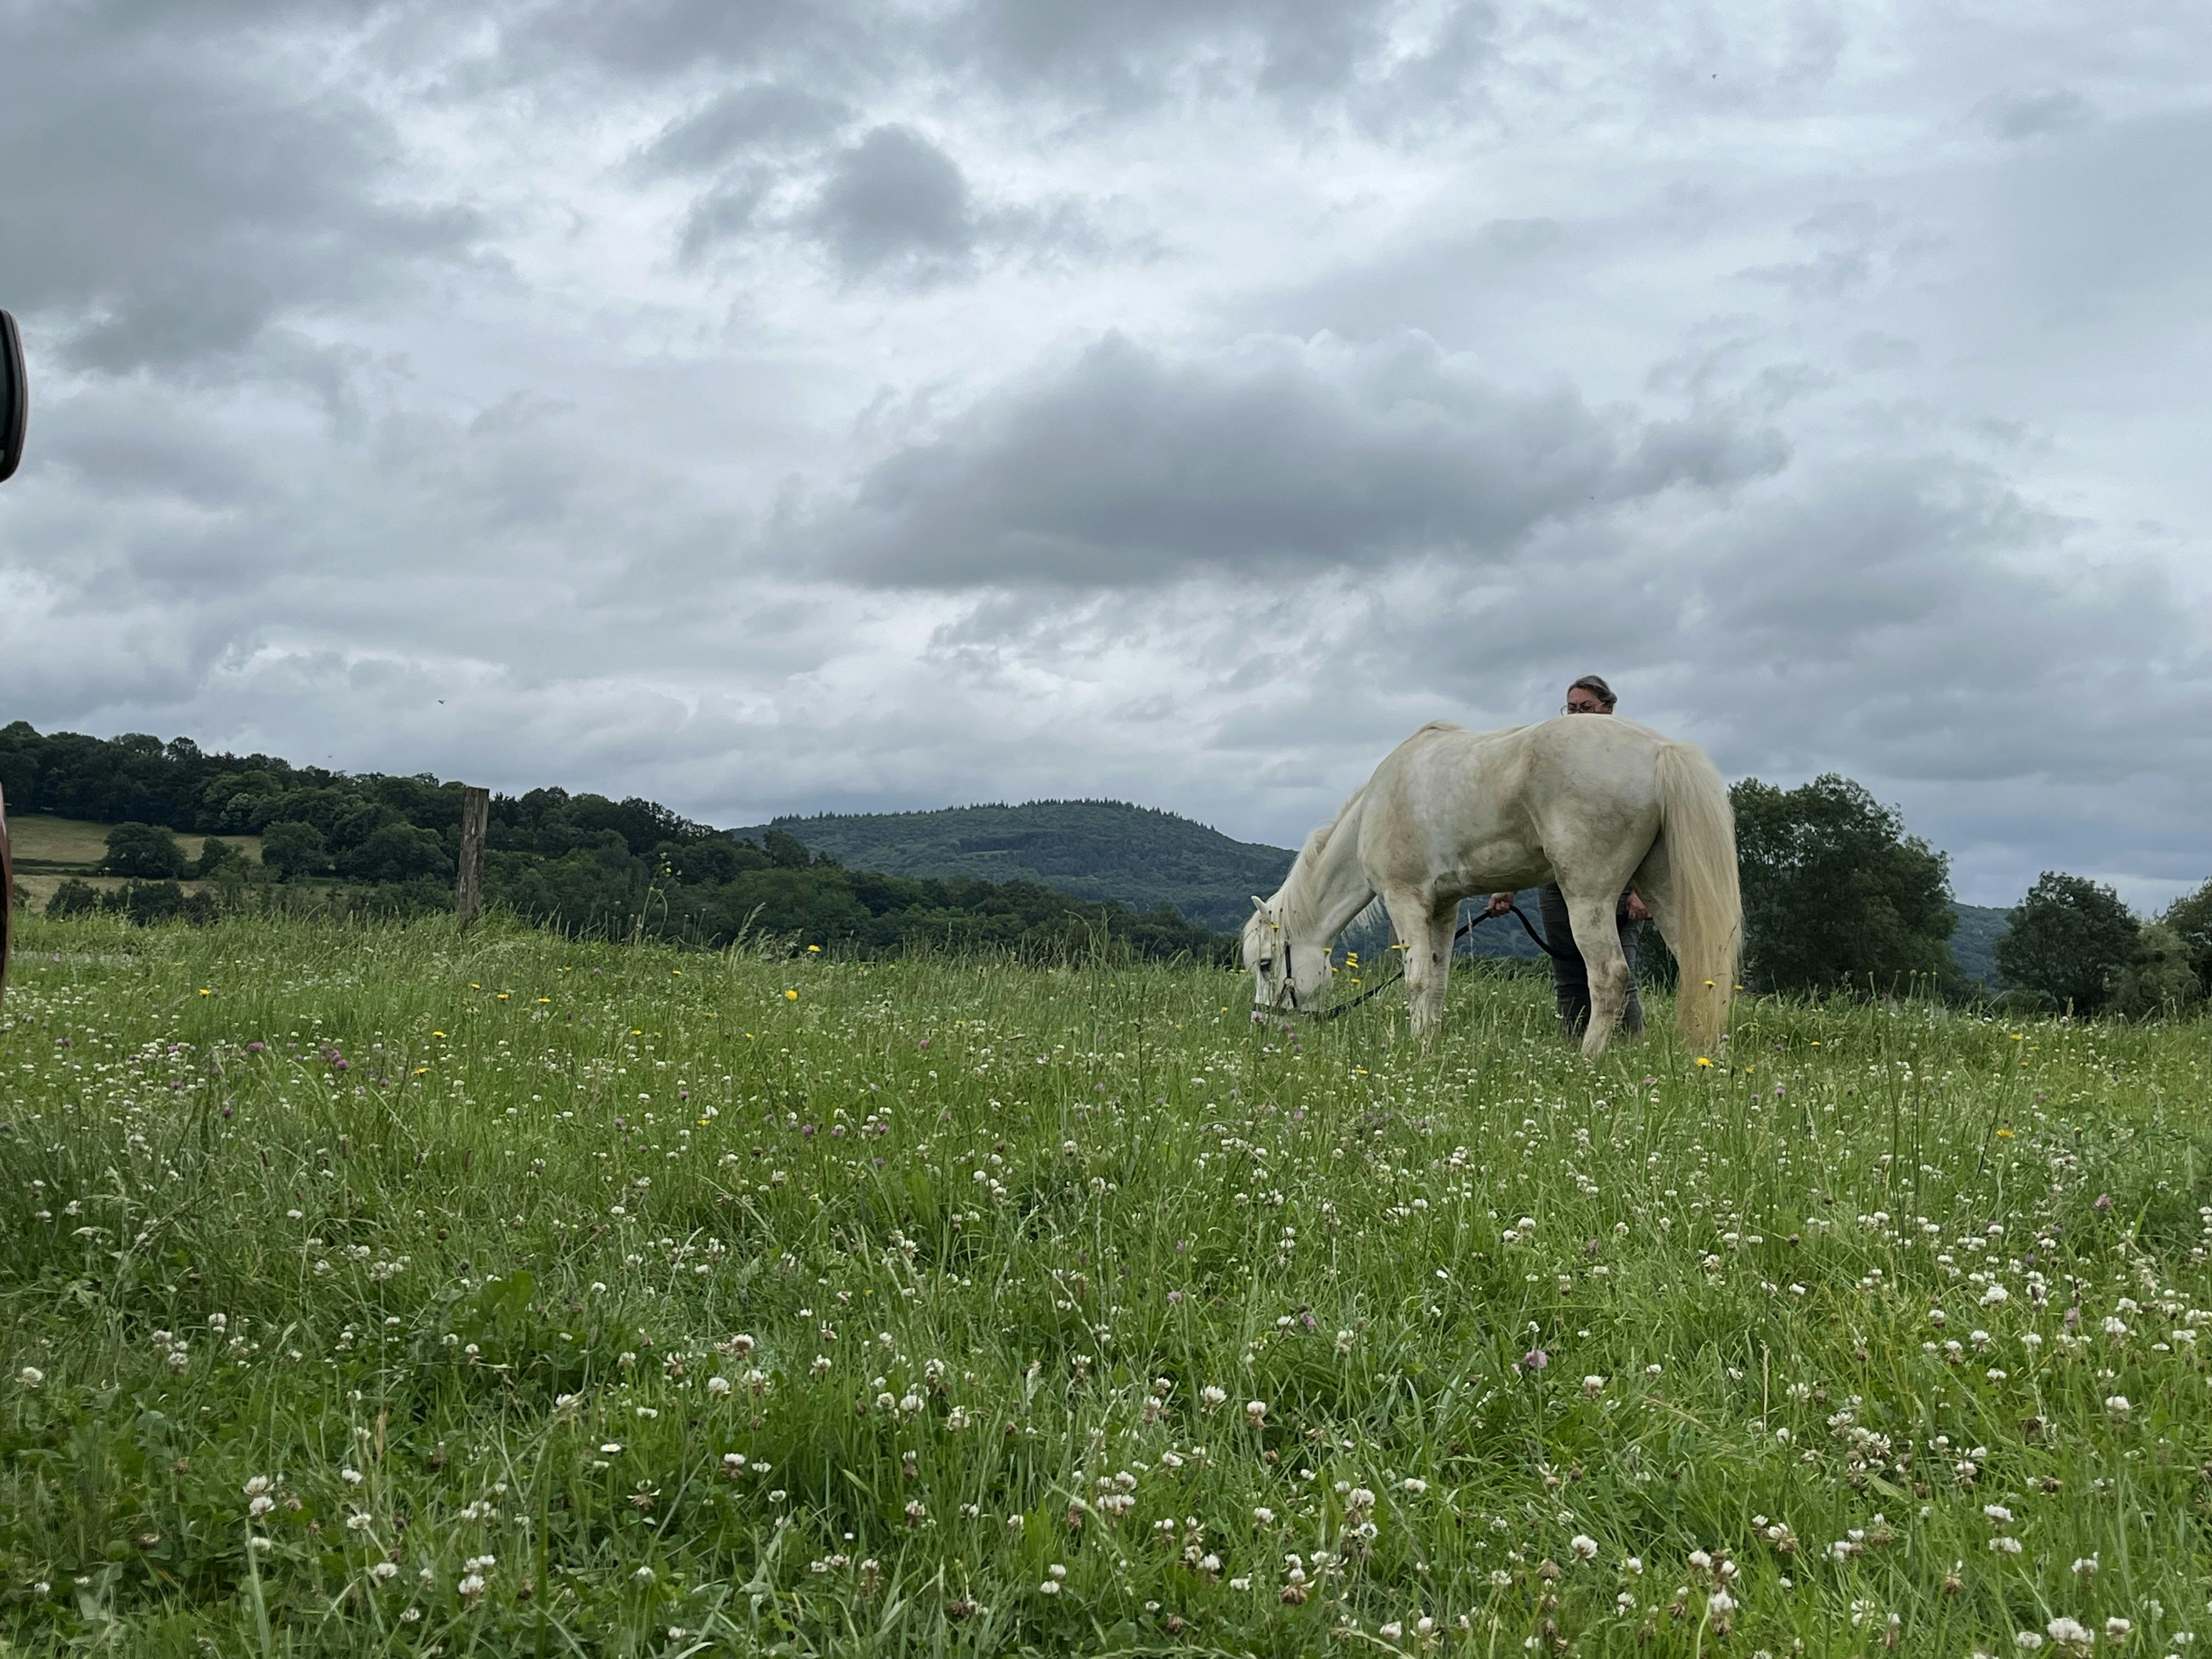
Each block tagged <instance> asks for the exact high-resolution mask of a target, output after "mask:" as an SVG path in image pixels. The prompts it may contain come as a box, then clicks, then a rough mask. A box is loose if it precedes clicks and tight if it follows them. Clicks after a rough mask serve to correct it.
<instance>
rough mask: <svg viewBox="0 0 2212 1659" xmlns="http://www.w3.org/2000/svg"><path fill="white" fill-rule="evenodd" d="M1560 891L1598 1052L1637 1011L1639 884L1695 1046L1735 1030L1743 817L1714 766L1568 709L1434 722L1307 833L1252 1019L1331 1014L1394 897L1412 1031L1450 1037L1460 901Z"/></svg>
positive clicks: (1252, 962) (1262, 920) (1263, 933)
mask: <svg viewBox="0 0 2212 1659" xmlns="http://www.w3.org/2000/svg"><path fill="white" fill-rule="evenodd" d="M1542 881H1556V882H1557V883H1559V890H1560V891H1561V893H1562V894H1563V895H1565V898H1566V902H1567V915H1568V917H1569V919H1570V920H1571V922H1572V924H1573V928H1574V935H1575V944H1576V945H1577V947H1579V949H1580V950H1581V951H1582V956H1583V962H1584V963H1587V964H1588V966H1589V987H1590V1018H1589V1029H1588V1030H1587V1031H1586V1032H1585V1034H1584V1036H1583V1053H1584V1054H1589V1055H1592V1056H1595V1055H1596V1054H1599V1053H1600V1052H1601V1051H1602V1050H1603V1049H1604V1048H1605V1045H1606V1043H1607V1041H1608V1040H1609V1039H1610V1038H1611V1037H1612V1036H1613V1028H1614V1026H1615V1025H1616V1024H1618V1023H1619V1021H1620V1012H1621V1009H1622V1007H1623V1006H1625V1005H1626V1002H1627V1000H1628V991H1629V969H1628V963H1627V960H1626V957H1623V956H1622V955H1621V951H1620V937H1619V934H1618V933H1616V931H1615V923H1614V907H1615V906H1616V904H1617V903H1618V902H1619V901H1620V895H1621V892H1622V890H1624V889H1625V888H1627V887H1629V886H1633V887H1634V888H1635V890H1636V891H1637V893H1638V895H1639V896H1641V897H1642V898H1643V900H1644V903H1645V905H1647V906H1648V907H1649V908H1650V912H1651V918H1652V920H1653V921H1655V922H1656V923H1657V924H1658V927H1659V932H1660V935H1661V936H1662V938H1664V939H1666V941H1667V943H1668V946H1669V947H1670V948H1671V949H1672V950H1673V951H1674V959H1675V961H1676V963H1678V964H1679V965H1680V969H1681V985H1680V994H1679V995H1678V996H1677V998H1676V1012H1677V1014H1678V1017H1679V1018H1680V1022H1681V1027H1682V1030H1683V1032H1684V1034H1685V1035H1686V1036H1688V1037H1689V1039H1690V1040H1691V1041H1692V1042H1693V1043H1695V1044H1698V1045H1699V1046H1700V1047H1709V1046H1711V1044H1712V1043H1713V1042H1715V1041H1717V1039H1718V1037H1719V1036H1720V1034H1721V1031H1722V1030H1723V1028H1724V1027H1725V1025H1726V1024H1727V1020H1728V1009H1729V999H1730V997H1731V995H1732V994H1733V993H1734V990H1735V970H1736V956H1737V951H1738V949H1739V947H1740V945H1741V941H1742V936H1743V903H1742V899H1741V896H1740V894H1739V893H1738V891H1737V888H1736V861H1735V812H1734V811H1733V810H1732V809H1731V808H1730V806H1729V798H1728V788H1727V786H1726V785H1724V784H1723V783H1722V781H1721V776H1720V774H1719V773H1718V772H1717V771H1716V770H1715V769H1714V767H1713V763H1711V761H1710V760H1708V759H1706V758H1705V755H1704V754H1703V753H1702V752H1701V751H1700V750H1697V749H1695V748H1692V746H1691V745H1690V744H1683V743H1675V742H1673V741H1670V740H1669V739H1668V738H1663V737H1662V736H1660V734H1659V733H1658V732H1654V731H1652V730H1651V729H1650V727H1649V726H1638V725H1637V724H1636V723H1635V722H1634V721H1632V720H1621V719H1619V718H1617V717H1614V716H1610V715H1608V716H1604V717H1598V716H1594V715H1589V714H1580V715H1561V716H1559V717H1558V718H1557V719H1553V720H1545V721H1543V722H1541V724H1539V725H1535V726H1510V727H1508V728H1506V729H1505V730H1504V731H1498V732H1469V731H1468V730H1467V729H1466V728H1465V727H1463V726H1454V725H1452V724H1451V723H1449V721H1445V720H1432V721H1431V722H1430V723H1429V724H1428V725H1426V726H1423V727H1422V728H1421V729H1420V730H1419V731H1418V732H1414V733H1413V736H1412V737H1410V738H1407V739H1406V741H1405V742H1403V743H1401V744H1399V745H1398V747H1397V748H1395V749H1394V750H1391V751H1390V753H1389V755H1387V756H1386V757H1383V763H1382V764H1381V765H1380V766H1378V767H1376V769H1375V774H1374V775H1373V776H1372V777H1370V778H1369V779H1368V781H1367V782H1366V784H1365V785H1364V787H1362V788H1361V789H1360V790H1359V792H1358V793H1357V794H1355V795H1353V796H1352V799H1350V800H1348V801H1346V803H1345V805H1344V810H1343V811H1340V812H1339V813H1338V814H1337V815H1336V817H1335V818H1334V820H1332V821H1331V822H1330V823H1326V824H1323V825H1322V827H1321V828H1320V829H1316V830H1315V831H1314V832H1313V833H1312V834H1311V835H1310V836H1307V837H1306V844H1305V846H1304V848H1302V849H1300V851H1299V853H1298V856H1297V861H1296V862H1295V863H1293V864H1292V865H1291V873H1290V874H1289V875H1288V876H1287V877H1286V878H1285V879H1284V882H1283V884H1282V886H1281V887H1280V888H1279V889H1277V890H1276V892H1275V894H1274V896H1273V897H1272V898H1265V899H1262V898H1258V897H1255V898H1254V899H1253V901H1252V909H1253V914H1252V916H1251V918H1250V919H1249V921H1246V922H1245V924H1244V963H1245V966H1246V967H1248V968H1249V969H1251V970H1252V973H1253V977H1254V991H1253V1004H1254V1007H1253V1018H1255V1020H1257V1019H1264V1018H1270V1017H1273V1016H1275V1015H1279V1014H1285V1013H1316V1012H1320V1011H1321V1007H1322V1001H1323V999H1324V997H1325V994H1326V993H1327V991H1328V984H1329V981H1330V978H1331V976H1332V975H1334V971H1335V969H1334V964H1333V963H1332V962H1331V960H1330V951H1331V949H1332V947H1333V946H1334V944H1335V941H1336V937H1337V935H1338V934H1340V933H1342V932H1343V931H1344V930H1345V929H1346V927H1349V926H1351V924H1352V921H1353V920H1354V919H1355V918H1357V917H1358V915H1359V913H1360V912H1361V911H1362V910H1364V909H1365V908H1367V906H1368V904H1369V903H1370V902H1371V901H1372V900H1373V899H1374V898H1375V897H1376V896H1377V895H1380V896H1381V897H1382V900H1383V905H1384V906H1385V908H1388V910H1389V915H1390V923H1391V927H1392V928H1393V929H1394V930H1395V933H1397V936H1398V939H1399V942H1400V943H1401V945H1403V946H1404V948H1405V952H1406V1000H1407V1006H1408V1008H1409V1009H1410V1011H1411V1013H1412V1018H1413V1034H1414V1035H1415V1036H1417V1037H1421V1038H1424V1039H1426V1038H1429V1037H1431V1036H1434V1035H1435V1032H1436V1030H1437V1026H1438V1024H1440V1023H1441V1022H1442V1020H1443V1008H1444V991H1445V987H1446V984H1447V981H1449V976H1450V973H1451V950H1452V932H1453V927H1452V924H1453V921H1454V920H1455V918H1456V917H1457V915H1458V914H1459V905H1460V902H1461V901H1462V899H1465V898H1468V897H1471V896H1474V895H1477V894H1488V893H1492V892H1503V891H1504V890H1508V889H1512V890H1519V889H1521V888H1524V887H1528V886H1532V885H1534V884H1536V883H1538V882H1542Z"/></svg>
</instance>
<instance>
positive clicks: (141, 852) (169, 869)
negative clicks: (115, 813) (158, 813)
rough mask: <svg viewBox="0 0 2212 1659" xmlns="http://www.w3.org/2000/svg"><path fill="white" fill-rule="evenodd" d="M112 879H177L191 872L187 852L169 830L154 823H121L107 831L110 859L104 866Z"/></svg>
mask: <svg viewBox="0 0 2212 1659" xmlns="http://www.w3.org/2000/svg"><path fill="white" fill-rule="evenodd" d="M100 867H101V868H102V869H104V870H106V872H107V873H108V874H109V875H111V876H151V877H153V878H155V879H157V880H162V879H173V878H176V877H178V876H181V875H184V874H185V873H186V872H187V871H188V870H189V869H190V860H187V859H186V858H185V849H184V848H181V847H179V846H178V845H177V838H176V837H175V836H173V835H171V834H170V833H169V832H168V831H167V829H161V827H160V826H159V825H156V824H151V823H118V824H117V825H116V826H115V827H114V828H113V829H111V830H109V831H108V832H107V860H106V863H105V864H103V865H102V866H100Z"/></svg>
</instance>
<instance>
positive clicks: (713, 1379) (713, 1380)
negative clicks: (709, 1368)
mask: <svg viewBox="0 0 2212 1659" xmlns="http://www.w3.org/2000/svg"><path fill="white" fill-rule="evenodd" d="M729 1391H730V1379H729V1378H728V1377H726V1376H710V1377H708V1379H707V1392H708V1394H710V1395H714V1398H716V1399H717V1400H720V1398H721V1397H722V1396H723V1395H726V1394H727V1393H729Z"/></svg>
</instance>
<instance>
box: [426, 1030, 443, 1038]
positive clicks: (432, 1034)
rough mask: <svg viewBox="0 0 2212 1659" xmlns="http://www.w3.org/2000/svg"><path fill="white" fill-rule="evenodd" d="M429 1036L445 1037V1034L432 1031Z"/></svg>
mask: <svg viewBox="0 0 2212 1659" xmlns="http://www.w3.org/2000/svg"><path fill="white" fill-rule="evenodd" d="M430 1035H431V1036H435V1037H441V1036H445V1035H446V1034H445V1033H444V1032H443V1031H433V1032H431V1033H430Z"/></svg>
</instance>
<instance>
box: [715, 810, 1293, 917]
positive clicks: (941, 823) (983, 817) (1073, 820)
mask: <svg viewBox="0 0 2212 1659" xmlns="http://www.w3.org/2000/svg"><path fill="white" fill-rule="evenodd" d="M770 829H781V830H783V831H785V832H786V833H787V834H789V835H792V836H797V837H798V838H799V840H800V841H802V842H805V844H806V846H807V847H808V848H810V849H811V850H812V851H814V852H817V853H820V854H823V855H825V856H826V857H829V858H832V859H835V860H836V861H837V862H838V863H840V864H842V865H843V866H846V868H848V869H851V870H880V871H883V872H885V873H886V874H888V875H894V876H937V877H944V878H951V877H963V876H964V877H967V878H970V879H974V880H981V881H1034V882H1039V883H1042V884H1044V885H1045V886H1048V887H1053V888H1057V889H1058V890H1060V891H1061V892H1063V893H1069V894H1073V895H1074V896H1076V897H1078V898H1087V899H1098V900H1103V901H1105V902H1109V903H1114V904H1120V905H1122V906H1124V907H1126V908H1128V909H1131V910H1134V911H1139V912H1141V911H1148V910H1150V909H1152V908H1153V907H1154V906H1155V905H1158V904H1159V903H1161V902H1167V903H1169V904H1172V905H1173V906H1175V908H1176V910H1178V911H1179V912H1181V913H1182V916H1183V918H1184V920H1186V921H1193V922H1196V923H1197V924H1198V925H1199V926H1200V927H1212V928H1216V929H1218V930H1219V931H1221V932H1223V933H1234V932H1236V931H1237V929H1238V928H1240V927H1243V925H1244V918H1245V917H1246V916H1248V915H1250V914H1251V913H1252V895H1253V894H1255V893H1263V894H1264V893H1272V892H1273V891H1274V890H1275V889H1276V888H1277V887H1279V886H1280V885H1281V884H1282V880H1283V877H1284V876H1285V873H1287V872H1288V871H1289V870H1290V867H1291V858H1292V856H1293V854H1291V853H1290V852H1289V851H1286V850H1285V848H1280V847H1262V846H1259V845H1256V844H1255V843H1253V842H1242V841H1231V839H1230V838H1229V837H1228V836H1225V835H1223V834H1222V833H1221V832H1220V831H1219V830H1218V829H1207V828H1206V825H1204V824H1202V823H1193V822H1192V821H1191V820H1190V819H1188V818H1185V817H1177V816H1176V814H1174V813H1173V812H1163V811H1158V810H1157V809H1155V808H1152V807H1149V806H1133V805H1129V804H1128V803H1127V801H1118V800H1037V801H1028V802H1025V803H1024V804H1023V805H1019V806H948V807H945V808H943V809H941V810H939V811H933V812H851V813H824V814H823V815H821V816H819V817H780V818H777V819H776V820H775V822H774V823H766V824H759V825H756V826H754V827H753V828H751V829H733V830H732V831H730V833H731V834H732V835H733V836H738V837H740V838H742V839H748V840H755V841H757V840H759V839H761V838H762V837H763V836H764V835H765V834H766V833H767V832H768V831H769V830H770Z"/></svg>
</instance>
